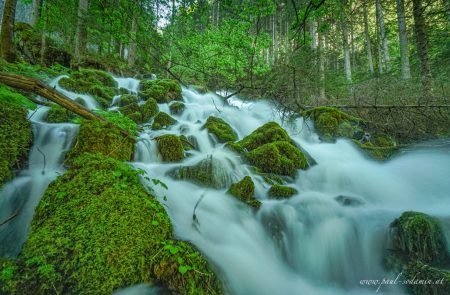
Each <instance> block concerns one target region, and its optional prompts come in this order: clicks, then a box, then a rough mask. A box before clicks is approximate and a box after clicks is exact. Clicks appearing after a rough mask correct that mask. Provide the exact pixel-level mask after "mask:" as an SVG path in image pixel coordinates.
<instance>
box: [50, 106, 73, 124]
mask: <svg viewBox="0 0 450 295" xmlns="http://www.w3.org/2000/svg"><path fill="white" fill-rule="evenodd" d="M75 117H76V115H75V114H74V113H72V112H71V111H69V110H67V109H65V108H62V107H60V106H58V105H53V106H52V107H51V109H50V110H49V111H48V113H47V118H46V121H47V122H48V123H64V122H70V121H72V120H73V119H75Z"/></svg>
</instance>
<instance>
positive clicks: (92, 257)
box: [0, 154, 222, 294]
mask: <svg viewBox="0 0 450 295" xmlns="http://www.w3.org/2000/svg"><path fill="white" fill-rule="evenodd" d="M139 174H140V172H139V171H137V170H134V169H133V168H132V167H131V166H129V165H128V164H126V163H123V162H120V161H117V160H114V159H112V158H109V157H105V156H102V155H100V154H95V155H94V154H83V155H82V156H80V157H78V158H76V159H74V161H73V163H72V167H71V169H70V170H68V171H67V172H66V173H65V174H64V175H63V176H61V177H59V178H58V179H57V180H56V181H55V182H53V183H52V184H51V185H50V186H49V188H48V189H47V191H46V193H45V195H44V197H43V199H42V201H41V202H40V204H39V206H38V208H37V210H36V214H35V217H34V219H33V223H32V226H31V234H30V237H29V239H28V240H27V242H26V243H25V245H24V248H23V251H22V253H21V255H20V256H19V259H18V261H17V262H0V288H1V289H0V290H1V291H2V292H6V293H8V294H51V293H59V294H67V293H74V294H111V293H112V292H113V291H114V290H116V289H120V288H123V287H127V286H130V285H134V284H138V283H151V282H155V281H156V282H158V283H160V284H162V285H164V286H166V287H167V288H168V289H170V290H171V291H172V292H174V293H176V294H194V293H195V294H211V293H212V294H221V293H222V288H221V284H220V282H219V281H218V279H217V277H216V276H215V275H214V273H213V272H212V271H211V269H210V267H209V266H208V263H207V262H206V261H205V260H204V259H203V257H202V256H201V254H200V253H199V252H198V251H196V250H195V249H194V248H193V247H192V246H191V245H190V244H188V243H185V242H180V241H175V240H173V239H172V237H173V234H172V226H171V224H170V219H169V217H168V216H167V213H166V212H165V210H164V207H163V206H162V205H161V204H160V203H159V202H158V201H157V200H156V199H155V198H154V197H153V196H151V195H149V194H148V193H147V191H146V190H145V189H144V187H143V186H142V185H141V182H140V180H139Z"/></svg>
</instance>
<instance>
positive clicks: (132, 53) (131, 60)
mask: <svg viewBox="0 0 450 295" xmlns="http://www.w3.org/2000/svg"><path fill="white" fill-rule="evenodd" d="M136 35H137V13H136V12H134V13H133V19H132V20H131V42H130V46H129V47H128V66H129V67H130V68H132V67H134V64H135V63H136Z"/></svg>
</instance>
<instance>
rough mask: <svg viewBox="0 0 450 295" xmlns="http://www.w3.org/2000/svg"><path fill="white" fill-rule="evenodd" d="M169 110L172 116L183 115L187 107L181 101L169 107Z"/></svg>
mask: <svg viewBox="0 0 450 295" xmlns="http://www.w3.org/2000/svg"><path fill="white" fill-rule="evenodd" d="M169 109H170V113H171V114H172V115H181V114H182V113H183V111H184V110H185V109H186V106H185V105H184V103H182V102H181V101H174V102H172V103H171V104H170V105H169Z"/></svg>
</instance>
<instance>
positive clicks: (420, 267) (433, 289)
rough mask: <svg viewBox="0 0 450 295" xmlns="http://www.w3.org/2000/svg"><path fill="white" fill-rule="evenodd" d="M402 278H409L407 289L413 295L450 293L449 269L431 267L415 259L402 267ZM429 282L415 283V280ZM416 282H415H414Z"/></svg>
mask: <svg viewBox="0 0 450 295" xmlns="http://www.w3.org/2000/svg"><path fill="white" fill-rule="evenodd" d="M403 270H404V278H406V280H410V282H411V283H410V284H407V289H408V290H409V292H410V293H411V294H413V295H448V294H450V269H447V270H445V269H442V268H439V267H433V266H430V265H427V264H425V263H422V262H420V261H415V262H411V263H409V264H408V265H407V266H406V267H405V268H404V269H403ZM420 281H422V282H429V283H417V282H420ZM414 282H416V283H414Z"/></svg>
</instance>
